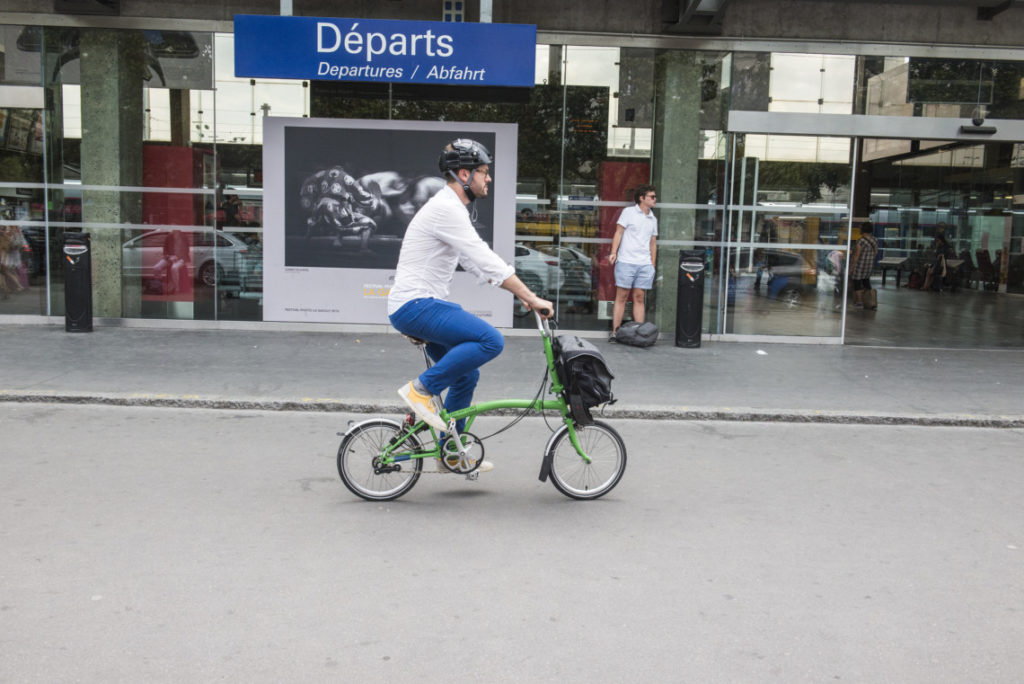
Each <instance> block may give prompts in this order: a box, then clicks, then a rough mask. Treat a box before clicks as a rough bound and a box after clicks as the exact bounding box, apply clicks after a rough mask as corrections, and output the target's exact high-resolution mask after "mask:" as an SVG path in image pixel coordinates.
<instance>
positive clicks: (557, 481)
mask: <svg viewBox="0 0 1024 684" xmlns="http://www.w3.org/2000/svg"><path fill="white" fill-rule="evenodd" d="M576 438H577V439H578V440H579V442H580V446H581V447H583V453H585V454H586V455H587V456H588V457H589V458H590V463H587V462H586V461H585V460H584V459H583V458H582V457H581V456H580V455H579V454H578V453H577V452H576V448H575V447H574V446H573V445H572V442H571V441H570V440H569V428H568V427H566V426H565V425H563V426H562V427H561V428H559V429H558V430H557V431H556V432H555V435H554V436H553V437H552V438H551V441H550V442H549V445H550V446H549V447H548V451H547V453H546V454H545V455H544V457H545V458H550V459H551V472H550V477H551V484H553V485H555V489H557V490H558V491H560V492H562V493H563V494H565V495H566V496H568V497H570V498H572V499H596V498H598V497H600V496H604V495H605V494H607V493H608V492H610V491H611V490H612V489H614V488H615V485H617V484H618V483H619V480H621V479H622V474H623V473H624V472H625V471H626V445H625V443H624V442H623V441H622V437H620V436H619V433H618V432H616V431H615V428H613V427H612V426H611V425H608V424H607V423H601V422H595V423H594V424H593V425H588V426H586V427H577V428H576Z"/></svg>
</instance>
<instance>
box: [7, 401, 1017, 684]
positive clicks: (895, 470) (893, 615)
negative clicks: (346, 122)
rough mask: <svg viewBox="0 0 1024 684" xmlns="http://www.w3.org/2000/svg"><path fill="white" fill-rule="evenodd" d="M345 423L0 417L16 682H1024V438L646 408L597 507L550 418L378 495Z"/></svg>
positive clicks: (248, 415) (51, 412) (36, 409)
mask: <svg viewBox="0 0 1024 684" xmlns="http://www.w3.org/2000/svg"><path fill="white" fill-rule="evenodd" d="M348 418H357V417H356V416H341V415H338V414H323V413H292V412H256V411H251V412H245V411H227V410H223V411H216V410H176V409H157V408H128V407H100V406H60V405H45V404H14V403H7V404H0V434H2V436H3V439H2V445H3V448H2V450H0V681H2V682H22V681H25V682H42V681H45V682H70V681H84V682H97V681H103V682H140V681H146V682H198V681H214V680H219V681H240V682H242V681H244V682H279V681H307V682H318V681H358V682H394V681H424V682H434V681H436V682H440V681H474V682H476V681H484V682H527V681H529V682H548V681H550V682H556V681H557V682H584V681H586V682H652V681H658V682H702V683H703V682H730V683H734V682H786V683H787V684H789V683H794V682H825V681H846V682H900V683H906V682H928V683H929V684H931V683H934V682H957V683H961V682H986V683H991V682H1019V681H1020V677H1021V673H1022V672H1024V649H1021V644H1022V643H1024V526H1022V525H1021V521H1022V520H1024V500H1022V497H1021V494H1020V493H1021V491H1024V457H1022V456H1021V454H1024V430H1011V429H1002V430H994V429H971V428H944V427H907V426H902V427H884V426H853V425H793V424H765V423H716V422H679V421H625V420H623V421H617V422H616V426H617V427H618V428H619V429H620V431H621V432H622V434H623V437H624V438H625V440H626V443H627V445H628V447H629V465H628V467H627V470H626V474H625V477H624V479H623V480H622V482H621V483H620V485H619V486H618V488H617V489H615V490H614V491H613V492H612V493H610V494H609V495H608V496H607V497H605V498H604V499H601V500H599V501H594V502H574V501H570V500H569V499H566V498H565V497H563V496H562V495H561V494H559V493H558V492H557V491H556V490H555V489H554V488H553V487H552V486H551V485H550V484H542V483H540V482H538V480H537V471H538V468H539V465H540V454H541V450H542V448H543V445H544V442H545V440H546V436H547V431H546V428H545V426H544V424H543V422H542V421H540V420H539V419H530V420H529V421H524V423H523V424H521V425H519V426H517V427H515V428H513V429H512V430H510V431H509V432H507V433H504V434H502V435H500V436H498V437H495V438H493V439H492V440H489V441H487V442H486V445H485V446H486V447H487V449H488V458H489V459H490V460H492V461H494V462H495V464H496V468H495V470H494V471H493V472H490V473H485V474H483V475H481V478H480V481H479V482H476V483H470V482H467V481H466V480H464V479H463V478H459V477H457V476H452V475H425V476H424V477H423V478H421V480H420V482H419V483H418V484H417V486H416V487H415V488H414V489H413V490H412V491H411V492H410V493H408V494H407V495H406V496H405V497H404V498H403V499H401V500H399V501H397V502H391V503H387V504H377V503H369V502H364V501H362V500H359V499H356V498H355V497H354V496H352V495H351V494H350V493H349V492H348V490H346V489H345V488H344V486H343V485H342V484H341V482H340V481H339V479H338V477H337V473H336V470H335V452H336V449H337V444H338V441H339V440H338V438H337V437H336V436H335V432H337V431H338V430H342V429H344V427H345V423H346V421H347V419H348ZM358 418H365V416H358ZM498 425H499V423H497V422H495V421H494V420H493V419H492V420H491V422H489V423H486V424H485V426H494V427H497V426H498Z"/></svg>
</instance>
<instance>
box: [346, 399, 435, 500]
mask: <svg viewBox="0 0 1024 684" xmlns="http://www.w3.org/2000/svg"><path fill="white" fill-rule="evenodd" d="M404 432H405V430H404V429H403V428H402V426H401V424H399V423H397V422H395V421H393V420H387V419H385V418H377V419H374V420H367V421H364V422H362V423H359V424H358V425H356V426H355V427H353V428H352V429H351V430H349V431H348V432H347V433H346V434H345V438H344V439H342V440H341V446H339V447H338V475H340V476H341V481H342V482H344V483H345V486H346V487H348V489H349V491H350V492H352V493H353V494H355V495H356V496H358V497H360V498H363V499H366V500H367V501H392V500H393V499H397V498H398V497H400V496H402V495H403V494H405V493H406V492H408V491H409V490H410V489H412V488H413V486H414V485H415V484H416V482H417V481H418V480H419V479H420V473H422V472H423V459H421V458H413V459H410V460H408V461H400V462H398V463H396V464H395V465H397V466H399V467H400V470H398V471H395V472H390V473H380V474H377V473H375V472H374V459H376V458H377V457H378V456H380V454H381V452H383V451H384V448H385V447H386V446H387V445H388V444H389V443H390V441H391V440H392V439H394V438H395V437H397V436H399V435H401V434H403V433H404ZM406 447H408V448H409V449H412V450H419V449H421V448H422V444H421V442H420V440H419V439H418V438H417V437H416V436H415V435H411V436H409V437H407V438H406V440H405V443H404V444H403V450H404V449H405V448H406Z"/></svg>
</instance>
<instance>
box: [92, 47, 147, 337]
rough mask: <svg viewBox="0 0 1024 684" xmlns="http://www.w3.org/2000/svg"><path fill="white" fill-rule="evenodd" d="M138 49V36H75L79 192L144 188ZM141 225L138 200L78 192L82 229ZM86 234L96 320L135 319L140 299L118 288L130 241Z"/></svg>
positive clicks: (111, 231)
mask: <svg viewBox="0 0 1024 684" xmlns="http://www.w3.org/2000/svg"><path fill="white" fill-rule="evenodd" d="M144 46H145V44H144V41H143V38H142V35H141V34H140V33H139V32H137V31H117V30H104V29H82V31H81V38H80V47H81V54H82V58H81V83H82V148H81V157H82V185H86V186H89V185H105V186H135V187H138V186H141V185H142V123H143V106H142V73H143V69H144V68H145V51H144ZM141 218H142V193H140V192H120V191H118V190H102V191H100V190H87V191H83V192H82V221H83V222H84V223H105V224H111V223H114V224H118V223H120V224H126V223H136V224H137V223H139V222H140V221H141ZM88 232H89V233H90V234H91V236H92V278H93V311H94V313H95V314H96V316H97V317H101V318H121V317H122V316H124V317H133V316H138V315H139V313H140V311H139V309H140V304H141V297H140V296H139V293H137V292H134V293H133V292H129V291H127V290H126V288H125V287H124V286H123V285H122V280H123V278H122V268H121V245H122V243H123V242H124V241H125V240H126V239H128V236H129V235H130V234H129V233H128V232H127V229H117V228H93V229H89V230H88ZM133 287H134V289H136V290H137V289H138V286H137V285H133Z"/></svg>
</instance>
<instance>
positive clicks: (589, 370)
mask: <svg viewBox="0 0 1024 684" xmlns="http://www.w3.org/2000/svg"><path fill="white" fill-rule="evenodd" d="M554 352H555V367H556V369H557V370H558V377H559V379H560V380H561V381H562V386H563V387H564V388H565V400H566V402H567V403H568V404H569V411H570V412H571V413H572V418H573V421H575V423H576V424H577V425H591V424H593V422H594V417H593V416H591V415H590V409H591V408H593V407H595V406H600V405H601V404H614V403H615V397H614V395H612V379H613V378H614V377H615V376H614V375H612V373H611V371H610V370H608V365H607V364H606V363H605V361H604V357H603V356H601V352H599V351H598V350H597V347H595V346H594V345H592V344H591V343H590V342H587V341H586V340H584V339H581V338H579V337H577V336H576V335H559V336H558V337H556V338H555V340H554Z"/></svg>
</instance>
